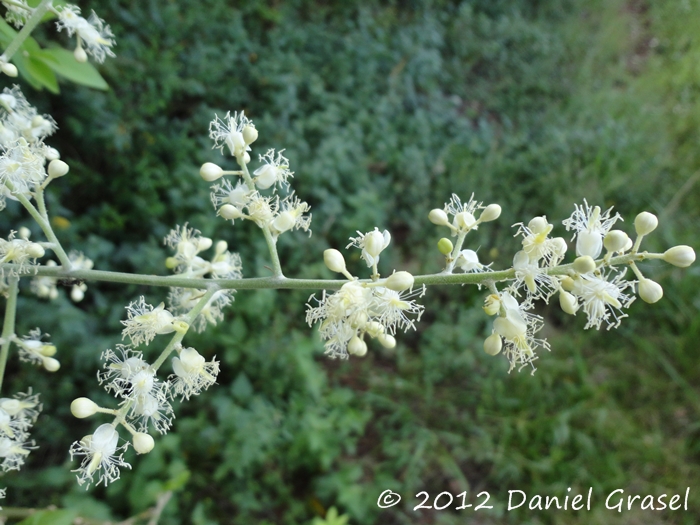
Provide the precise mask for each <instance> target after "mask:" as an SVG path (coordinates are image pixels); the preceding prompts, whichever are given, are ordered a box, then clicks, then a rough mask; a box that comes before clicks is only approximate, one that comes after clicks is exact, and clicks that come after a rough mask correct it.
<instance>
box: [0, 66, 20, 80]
mask: <svg viewBox="0 0 700 525" xmlns="http://www.w3.org/2000/svg"><path fill="white" fill-rule="evenodd" d="M1 69H2V72H3V73H5V74H6V75H7V76H8V77H13V78H14V77H16V76H17V67H16V66H15V65H14V64H10V63H9V62H3V63H2V67H1Z"/></svg>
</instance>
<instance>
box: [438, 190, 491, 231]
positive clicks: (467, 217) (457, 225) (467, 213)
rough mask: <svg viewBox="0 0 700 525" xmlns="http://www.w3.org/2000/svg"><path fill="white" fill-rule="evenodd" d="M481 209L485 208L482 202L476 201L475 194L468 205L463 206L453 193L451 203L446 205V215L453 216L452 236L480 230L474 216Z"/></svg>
mask: <svg viewBox="0 0 700 525" xmlns="http://www.w3.org/2000/svg"><path fill="white" fill-rule="evenodd" d="M480 209H483V206H482V205H481V202H477V201H475V200H474V194H473V193H472V195H471V197H470V198H469V201H468V202H467V203H466V204H462V201H461V200H460V198H459V197H458V196H457V194H455V193H453V194H452V198H451V199H450V202H448V203H446V204H445V213H446V214H449V215H452V216H453V218H452V236H453V237H454V236H455V235H457V234H458V233H460V232H461V233H466V232H468V231H470V230H476V229H478V227H479V225H478V223H477V219H476V218H475V217H474V214H475V213H476V211H477V210H480Z"/></svg>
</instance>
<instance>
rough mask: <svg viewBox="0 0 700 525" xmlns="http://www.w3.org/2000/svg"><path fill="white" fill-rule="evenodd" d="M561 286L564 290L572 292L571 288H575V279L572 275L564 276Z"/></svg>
mask: <svg viewBox="0 0 700 525" xmlns="http://www.w3.org/2000/svg"><path fill="white" fill-rule="evenodd" d="M561 287H562V288H563V289H564V290H566V291H567V292H570V291H571V290H573V289H574V280H573V279H572V278H571V277H569V276H568V275H567V276H565V277H562V280H561Z"/></svg>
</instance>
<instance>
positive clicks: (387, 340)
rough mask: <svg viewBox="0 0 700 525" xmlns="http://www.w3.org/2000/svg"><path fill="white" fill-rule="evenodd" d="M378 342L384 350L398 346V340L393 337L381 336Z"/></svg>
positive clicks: (378, 337)
mask: <svg viewBox="0 0 700 525" xmlns="http://www.w3.org/2000/svg"><path fill="white" fill-rule="evenodd" d="M377 341H379V344H380V345H382V346H383V347H384V348H394V347H395V346H396V339H395V338H394V336H393V335H389V334H379V335H378V336H377Z"/></svg>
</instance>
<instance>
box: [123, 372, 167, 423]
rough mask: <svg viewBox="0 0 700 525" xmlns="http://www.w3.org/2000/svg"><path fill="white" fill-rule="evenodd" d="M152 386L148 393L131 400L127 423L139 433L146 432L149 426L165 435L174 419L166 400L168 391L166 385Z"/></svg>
mask: <svg viewBox="0 0 700 525" xmlns="http://www.w3.org/2000/svg"><path fill="white" fill-rule="evenodd" d="M153 386H154V387H153V388H152V389H151V390H150V391H149V392H146V393H145V394H143V395H139V396H137V397H136V398H134V399H133V403H132V405H131V408H130V410H129V421H130V422H131V423H133V424H134V425H136V428H137V429H138V430H139V431H140V432H147V431H148V427H149V425H153V428H155V429H156V430H157V431H158V432H160V433H161V434H166V433H167V432H168V430H169V429H170V426H171V424H172V420H173V418H174V415H173V407H172V406H171V405H170V403H168V401H167V398H166V395H167V392H168V390H169V389H168V387H167V385H166V383H157V384H155V385H153ZM125 402H126V401H125Z"/></svg>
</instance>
